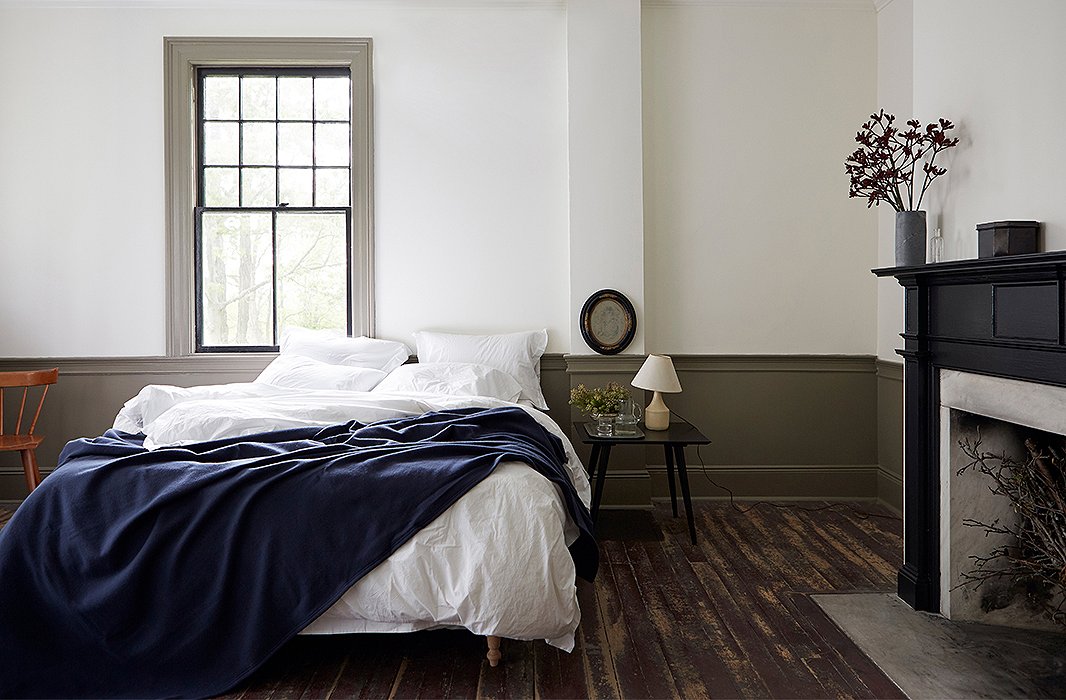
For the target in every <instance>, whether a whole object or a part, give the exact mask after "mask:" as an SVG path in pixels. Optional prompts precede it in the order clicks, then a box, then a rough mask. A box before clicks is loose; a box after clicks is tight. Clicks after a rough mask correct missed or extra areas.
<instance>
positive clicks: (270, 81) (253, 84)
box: [241, 75, 277, 119]
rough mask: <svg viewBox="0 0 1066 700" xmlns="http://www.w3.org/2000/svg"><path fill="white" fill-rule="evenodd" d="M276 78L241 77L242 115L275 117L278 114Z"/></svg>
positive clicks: (243, 116)
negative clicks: (275, 92) (275, 89)
mask: <svg viewBox="0 0 1066 700" xmlns="http://www.w3.org/2000/svg"><path fill="white" fill-rule="evenodd" d="M275 80H276V78H274V77H265V78H264V77H261V76H247V75H246V76H244V77H243V78H241V117H242V118H243V119H274V115H275V114H277V111H276V109H275V107H276V102H275V100H276V96H275V94H274V84H275Z"/></svg>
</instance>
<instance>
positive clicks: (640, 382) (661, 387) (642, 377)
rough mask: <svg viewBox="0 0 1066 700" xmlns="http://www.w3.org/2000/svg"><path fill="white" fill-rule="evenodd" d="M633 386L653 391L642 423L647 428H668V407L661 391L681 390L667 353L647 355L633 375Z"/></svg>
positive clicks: (674, 392)
mask: <svg viewBox="0 0 1066 700" xmlns="http://www.w3.org/2000/svg"><path fill="white" fill-rule="evenodd" d="M633 386H635V387H636V388H638V389H647V390H648V391H654V392H655V394H654V395H653V396H652V399H651V403H650V404H648V407H647V408H645V409H644V425H645V426H647V428H648V430H666V429H667V428H669V427H670V409H669V408H667V407H666V404H665V403H663V393H667V394H676V393H678V392H680V391H681V382H679V381H678V380H677V372H675V371H674V362H673V360H671V359H670V358H669V356H667V355H648V359H646V360H644V364H643V365H641V367H640V371H639V372H637V376H635V377H633Z"/></svg>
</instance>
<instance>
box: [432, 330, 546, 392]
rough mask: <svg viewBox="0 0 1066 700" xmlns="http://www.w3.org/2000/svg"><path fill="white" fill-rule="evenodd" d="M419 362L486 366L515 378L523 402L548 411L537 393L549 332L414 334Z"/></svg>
mask: <svg viewBox="0 0 1066 700" xmlns="http://www.w3.org/2000/svg"><path fill="white" fill-rule="evenodd" d="M415 342H416V343H417V345H418V361H419V362H420V363H421V362H473V363H476V364H479V365H488V366H489V367H492V368H493V369H498V370H500V371H501V372H506V373H507V374H509V375H511V376H512V377H514V379H515V381H517V382H518V383H519V384H520V385H521V387H522V396H521V398H522V399H525V400H527V401H530V402H531V403H532V404H533V405H534V406H536V407H537V408H541V409H546V408H548V404H547V403H546V402H545V401H544V393H543V392H542V391H541V390H540V356H541V355H543V354H544V349H545V348H546V347H547V346H548V331H547V330H539V331H525V332H521V333H504V334H501V335H459V334H457V333H432V332H429V331H418V332H417V333H415Z"/></svg>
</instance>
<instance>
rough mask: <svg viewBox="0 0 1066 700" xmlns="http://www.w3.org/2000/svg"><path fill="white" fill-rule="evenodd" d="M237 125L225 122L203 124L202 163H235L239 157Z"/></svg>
mask: <svg viewBox="0 0 1066 700" xmlns="http://www.w3.org/2000/svg"><path fill="white" fill-rule="evenodd" d="M239 148H240V146H239V145H238V140H237V125H236V124H234V123H227V122H207V123H205V124H204V164H205V165H237V161H238V158H239V157H240V150H239Z"/></svg>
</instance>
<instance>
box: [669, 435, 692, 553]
mask: <svg viewBox="0 0 1066 700" xmlns="http://www.w3.org/2000/svg"><path fill="white" fill-rule="evenodd" d="M674 456H675V458H676V459H677V475H678V476H679V477H681V497H682V498H684V499H685V515H687V516H688V534H689V537H691V538H692V544H696V520H695V516H694V515H693V513H692V496H691V495H690V494H689V490H688V469H687V467H686V466H685V448H684V446H682V445H676V446H675V447H674Z"/></svg>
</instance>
